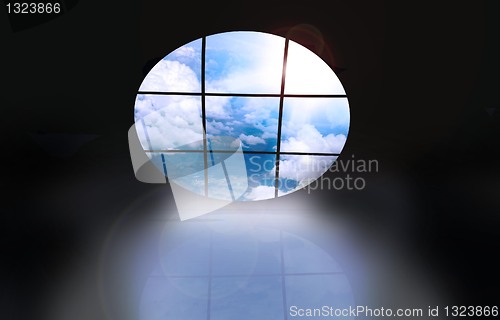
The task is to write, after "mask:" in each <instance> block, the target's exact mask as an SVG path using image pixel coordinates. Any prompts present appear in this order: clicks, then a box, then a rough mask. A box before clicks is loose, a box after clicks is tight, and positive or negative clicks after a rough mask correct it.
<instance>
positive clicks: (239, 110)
mask: <svg viewBox="0 0 500 320" xmlns="http://www.w3.org/2000/svg"><path fill="white" fill-rule="evenodd" d="M205 105H206V109H205V110H206V119H207V137H208V138H210V137H216V136H230V137H234V138H238V139H240V140H241V142H242V145H243V150H244V151H276V141H277V136H278V114H279V98H241V97H206V100H205ZM213 149H214V150H215V149H217V148H216V146H214V147H213Z"/></svg>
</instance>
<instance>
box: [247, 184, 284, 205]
mask: <svg viewBox="0 0 500 320" xmlns="http://www.w3.org/2000/svg"><path fill="white" fill-rule="evenodd" d="M274 192H275V189H274V187H270V186H257V187H254V188H252V189H251V190H250V192H249V193H248V194H246V195H245V198H246V199H247V200H252V201H255V200H265V199H272V198H274ZM288 193H290V192H284V191H281V190H278V196H279V197H281V196H283V195H285V194H288Z"/></svg>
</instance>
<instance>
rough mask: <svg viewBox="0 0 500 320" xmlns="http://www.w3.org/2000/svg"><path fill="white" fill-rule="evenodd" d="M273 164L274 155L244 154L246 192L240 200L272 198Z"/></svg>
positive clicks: (273, 182)
mask: <svg viewBox="0 0 500 320" xmlns="http://www.w3.org/2000/svg"><path fill="white" fill-rule="evenodd" d="M275 162H276V155H274V154H245V165H246V169H247V176H248V191H247V192H246V193H245V194H244V195H243V196H242V197H241V198H240V200H243V201H251V200H264V199H271V198H274V184H275Z"/></svg>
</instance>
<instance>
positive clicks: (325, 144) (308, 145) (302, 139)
mask: <svg viewBox="0 0 500 320" xmlns="http://www.w3.org/2000/svg"><path fill="white" fill-rule="evenodd" d="M345 142H346V136H345V135H343V134H338V135H334V134H333V133H330V134H329V135H327V136H322V135H321V133H320V132H319V131H318V130H317V129H316V128H315V127H314V126H313V125H311V124H306V125H303V126H302V127H301V128H300V129H299V130H298V131H297V132H296V133H295V135H294V136H292V137H289V138H288V139H286V140H285V141H283V142H282V143H281V151H290V152H308V153H311V152H320V153H323V152H324V153H340V151H341V150H342V148H343V147H344V144H345Z"/></svg>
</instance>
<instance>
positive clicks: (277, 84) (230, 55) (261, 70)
mask: <svg viewBox="0 0 500 320" xmlns="http://www.w3.org/2000/svg"><path fill="white" fill-rule="evenodd" d="M284 48H285V39H284V38H282V37H279V36H275V35H271V34H266V33H260V32H226V33H221V34H216V35H212V36H209V37H207V42H206V53H205V54H206V57H205V77H206V78H205V79H206V84H205V86H206V91H207V92H228V93H276V94H278V93H280V90H281V74H282V69H283V57H284Z"/></svg>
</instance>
